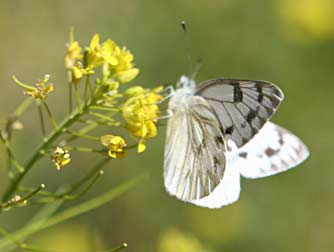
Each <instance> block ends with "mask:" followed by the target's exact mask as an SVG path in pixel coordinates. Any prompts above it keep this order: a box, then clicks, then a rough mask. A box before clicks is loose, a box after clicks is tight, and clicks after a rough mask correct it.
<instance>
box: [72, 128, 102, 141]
mask: <svg viewBox="0 0 334 252" xmlns="http://www.w3.org/2000/svg"><path fill="white" fill-rule="evenodd" d="M66 133H68V134H70V135H72V136H75V137H81V138H86V139H89V140H93V141H99V140H100V138H98V137H96V136H91V135H87V134H84V133H82V132H80V131H79V132H75V131H71V130H66Z"/></svg>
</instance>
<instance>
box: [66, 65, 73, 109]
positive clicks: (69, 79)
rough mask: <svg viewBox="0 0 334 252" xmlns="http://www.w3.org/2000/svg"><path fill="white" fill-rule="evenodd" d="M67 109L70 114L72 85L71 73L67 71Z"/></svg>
mask: <svg viewBox="0 0 334 252" xmlns="http://www.w3.org/2000/svg"><path fill="white" fill-rule="evenodd" d="M67 75H68V107H69V112H70V113H72V110H73V83H72V72H71V71H68V73H67Z"/></svg>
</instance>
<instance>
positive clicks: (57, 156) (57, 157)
mask: <svg viewBox="0 0 334 252" xmlns="http://www.w3.org/2000/svg"><path fill="white" fill-rule="evenodd" d="M51 160H52V162H53V163H54V165H55V166H56V168H57V170H58V171H59V170H60V169H61V168H62V167H64V166H66V165H68V164H69V163H70V162H71V157H70V153H69V152H68V151H67V150H65V149H63V148H61V147H59V146H58V147H57V148H56V149H55V150H54V152H53V153H52V155H51Z"/></svg>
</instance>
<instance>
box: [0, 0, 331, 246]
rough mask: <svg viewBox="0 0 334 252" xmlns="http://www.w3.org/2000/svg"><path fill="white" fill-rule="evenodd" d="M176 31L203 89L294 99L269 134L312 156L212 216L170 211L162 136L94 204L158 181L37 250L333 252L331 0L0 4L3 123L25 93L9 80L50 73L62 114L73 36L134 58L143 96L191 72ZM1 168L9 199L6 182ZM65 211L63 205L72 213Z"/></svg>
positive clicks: (20, 146)
mask: <svg viewBox="0 0 334 252" xmlns="http://www.w3.org/2000/svg"><path fill="white" fill-rule="evenodd" d="M181 20H186V21H187V23H188V25H189V27H188V28H189V30H188V36H189V41H190V44H191V55H192V57H193V59H196V58H197V57H200V58H202V60H203V67H202V69H201V70H200V72H199V73H198V76H197V80H198V81H202V80H205V79H209V78H214V77H238V78H247V79H265V80H269V81H271V82H274V83H277V84H278V85H279V86H280V87H281V88H282V90H283V91H284V92H285V95H286V99H285V101H284V102H283V104H282V106H281V107H280V109H279V112H278V113H277V114H276V115H275V116H274V118H273V121H275V122H277V123H279V124H280V125H283V126H284V127H286V128H288V129H290V130H291V131H293V132H294V133H296V134H297V135H298V136H300V137H301V138H302V139H303V140H304V141H305V143H306V144H307V145H308V147H309V149H310V151H311V156H310V158H309V159H308V160H307V161H306V162H305V163H303V164H302V165H300V166H299V167H298V168H296V169H294V170H291V171H289V172H287V173H284V174H281V175H278V176H274V177H270V178H265V179H260V180H243V181H242V189H243V190H242V193H241V197H240V200H239V201H238V202H237V203H235V204H233V205H230V206H227V207H224V208H222V209H217V210H208V209H201V208H198V207H195V206H192V205H188V204H185V203H182V202H179V201H177V200H175V199H174V198H172V197H170V196H168V194H167V193H166V192H165V191H164V188H163V181H162V169H163V167H162V163H163V142H164V130H165V129H164V128H160V130H159V137H158V138H156V139H154V140H153V141H151V142H150V143H149V145H148V151H146V152H145V153H143V154H141V155H137V154H136V153H135V152H133V153H131V154H130V155H129V156H128V158H126V159H122V160H116V161H113V162H111V163H110V164H109V166H108V167H107V168H106V174H105V176H104V177H103V179H102V180H101V181H99V183H98V185H97V186H96V187H95V188H94V189H93V190H92V191H91V192H90V193H89V194H88V195H87V196H85V198H84V199H83V200H85V199H88V198H92V197H94V195H97V194H99V193H101V192H104V191H106V190H107V189H109V188H111V187H113V186H115V185H117V184H119V183H121V182H123V181H126V180H127V179H129V178H132V177H134V176H135V175H137V174H140V173H144V172H149V173H150V179H149V180H147V181H145V182H144V183H142V184H140V185H139V186H137V187H136V189H134V190H132V191H130V192H129V193H127V194H126V195H125V196H122V197H120V198H118V199H117V200H115V201H113V202H111V203H110V204H107V205H105V206H103V207H101V208H99V209H97V210H94V211H92V212H90V213H88V214H84V215H82V216H79V217H77V218H74V219H71V220H69V221H67V222H65V223H62V224H59V225H57V226H54V227H52V228H49V229H46V230H43V231H42V232H40V233H37V234H36V235H34V236H33V237H31V238H30V239H29V240H28V241H29V243H30V244H33V245H34V246H36V247H40V248H47V249H48V250H60V251H71V252H75V251H80V252H85V251H90V252H93V251H96V250H98V249H103V248H109V247H112V246H114V245H116V244H120V243H122V242H127V243H128V244H129V248H127V249H126V250H125V251H129V252H149V251H151V252H203V251H212V252H236V251H238V252H243V251H245V252H246V251H247V252H251V251H273V252H278V251H286V252H289V251H304V252H308V251H331V249H330V248H333V247H334V241H333V234H334V229H333V227H334V217H333V212H334V200H333V198H334V161H333V160H334V159H333V151H334V147H333V140H334V130H333V125H334V117H333V109H334V106H333V105H334V103H333V99H334V98H333V97H334V82H333V81H334V47H333V41H334V18H333V2H332V1H331V0H295V1H289V0H270V1H268V0H252V1H242V0H210V1H205V0H197V1H191V0H169V1H163V0H122V1H116V0H101V1H90V0H80V1H79V0H72V1H65V0H59V1H51V0H35V1H27V0H11V1H9V0H3V1H1V2H0V34H1V46H0V90H1V91H0V97H1V98H0V117H1V118H5V117H6V115H7V114H8V113H9V112H10V111H13V110H14V109H15V107H16V106H17V105H18V104H19V103H20V101H21V100H22V99H23V95H22V90H20V89H19V88H18V87H17V86H15V85H14V84H13V82H12V81H11V79H10V76H11V75H12V74H16V75H17V76H18V77H19V78H20V79H21V80H25V81H26V82H33V81H35V80H36V79H38V78H40V76H42V75H44V74H45V73H49V74H51V76H52V78H53V81H54V83H55V85H56V86H55V87H56V90H57V92H56V93H55V95H52V96H51V97H50V106H51V107H52V108H53V110H54V111H55V113H56V117H57V119H61V117H62V116H64V114H65V113H66V109H67V107H66V104H67V100H66V99H67V96H66V91H67V85H66V74H65V71H64V69H63V56H64V53H65V42H66V41H67V40H68V31H69V28H70V27H71V26H74V27H75V35H76V38H77V39H78V40H79V41H80V43H81V44H82V45H87V44H88V43H89V40H90V38H91V37H92V35H93V34H94V33H100V35H101V36H102V37H103V38H104V39H106V38H112V39H114V40H115V41H116V42H118V43H119V44H121V45H122V44H124V45H127V46H128V47H129V48H130V49H131V51H132V52H133V53H134V55H135V61H136V64H137V66H138V67H139V68H140V69H141V74H140V76H139V77H138V78H137V80H136V81H135V82H134V83H137V84H141V85H145V86H147V87H154V86H157V85H158V84H161V83H170V82H175V81H176V80H177V79H178V78H179V76H180V75H181V74H184V73H187V71H188V69H189V63H188V61H187V54H188V52H187V50H186V49H185V46H184V35H183V33H182V30H181V28H180V22H181ZM35 112H36V111H35V110H33V109H32V110H31V111H30V112H28V113H27V114H26V116H25V117H24V123H25V126H26V127H25V130H24V132H19V133H17V134H16V138H15V140H14V143H15V146H16V147H15V151H16V152H17V153H19V155H20V157H21V159H22V160H26V158H27V157H28V156H29V153H30V151H31V148H32V146H33V145H35V144H37V143H38V142H39V141H40V139H41V138H40V137H41V136H40V130H39V125H38V124H37V123H36V113H35ZM0 157H1V159H0V168H1V171H0V174H1V176H0V192H2V191H3V189H4V186H5V184H6V183H7V181H6V178H5V171H4V170H5V168H4V162H3V157H4V153H3V149H1V156H0ZM94 158H95V157H93V158H92V157H85V158H83V159H80V160H81V161H80V160H76V161H74V162H73V163H72V164H71V166H70V167H68V168H66V169H64V170H63V171H62V172H61V173H57V172H56V171H55V170H54V168H53V167H51V166H50V165H48V163H44V164H43V163H42V164H40V165H39V167H37V168H36V170H34V171H33V172H32V173H31V174H30V175H29V176H28V178H27V180H26V183H27V184H34V183H35V184H36V183H45V184H46V185H47V186H48V187H49V188H55V187H56V186H57V185H59V184H61V183H69V182H71V181H72V180H73V178H76V176H78V175H80V174H81V173H84V171H85V170H86V169H87V168H89V165H90V164H93V163H94V161H96V160H92V159H94ZM69 205H70V204H67V205H65V207H66V206H69ZM36 210H37V209H36V208H35V207H31V208H22V209H19V210H16V211H13V212H10V213H4V214H1V216H0V226H3V227H6V228H7V229H8V230H10V231H14V230H16V229H18V228H20V227H21V226H22V225H24V223H25V222H26V221H28V220H29V218H30V217H31V216H32V214H33V213H34V212H35V211H36Z"/></svg>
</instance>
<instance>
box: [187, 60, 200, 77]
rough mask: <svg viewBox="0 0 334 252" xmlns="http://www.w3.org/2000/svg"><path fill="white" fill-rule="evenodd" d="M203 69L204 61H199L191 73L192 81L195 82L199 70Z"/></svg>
mask: <svg viewBox="0 0 334 252" xmlns="http://www.w3.org/2000/svg"><path fill="white" fill-rule="evenodd" d="M201 68H202V59H200V58H199V59H197V61H196V65H195V68H194V71H193V72H192V73H191V76H190V79H191V80H194V79H195V77H196V75H197V73H198V72H199V70H200V69H201Z"/></svg>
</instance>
